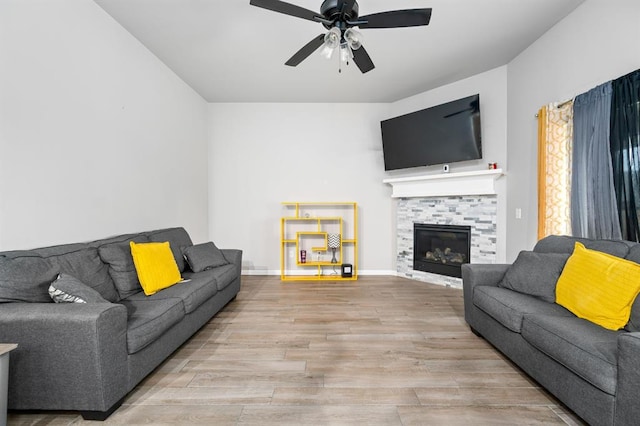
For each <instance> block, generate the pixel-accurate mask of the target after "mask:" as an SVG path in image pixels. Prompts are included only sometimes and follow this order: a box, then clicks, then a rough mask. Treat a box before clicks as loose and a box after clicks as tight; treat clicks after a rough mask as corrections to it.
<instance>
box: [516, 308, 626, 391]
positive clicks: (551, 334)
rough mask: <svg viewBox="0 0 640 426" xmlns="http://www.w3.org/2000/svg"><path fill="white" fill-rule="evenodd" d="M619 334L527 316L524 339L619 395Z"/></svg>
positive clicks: (552, 318) (549, 317) (576, 321)
mask: <svg viewBox="0 0 640 426" xmlns="http://www.w3.org/2000/svg"><path fill="white" fill-rule="evenodd" d="M619 333H621V332H616V331H611V330H606V329H604V328H602V327H600V326H598V325H596V324H593V323H591V322H589V321H586V320H583V319H580V318H576V317H556V316H552V315H526V316H525V318H524V321H523V325H522V337H523V338H524V339H525V340H526V341H527V342H529V343H530V344H531V345H532V346H534V347H536V348H537V349H539V350H540V351H541V352H543V353H545V354H546V355H547V356H549V357H550V358H553V359H554V360H555V361H557V362H558V363H560V364H562V365H563V366H565V367H566V368H568V369H569V370H571V371H573V372H574V373H575V374H576V375H578V376H580V377H582V378H583V379H584V380H586V381H587V382H589V383H591V384H592V385H593V386H595V387H597V388H598V389H600V390H602V391H603V392H606V393H608V394H610V395H615V393H616V382H617V347H618V346H617V341H618V334H619Z"/></svg>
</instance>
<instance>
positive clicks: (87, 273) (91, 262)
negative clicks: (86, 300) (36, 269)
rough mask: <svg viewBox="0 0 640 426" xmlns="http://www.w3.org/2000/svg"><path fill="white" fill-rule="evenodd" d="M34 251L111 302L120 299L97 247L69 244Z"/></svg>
mask: <svg viewBox="0 0 640 426" xmlns="http://www.w3.org/2000/svg"><path fill="white" fill-rule="evenodd" d="M34 251H35V252H37V253H38V254H40V255H41V256H42V257H44V258H46V259H48V260H49V261H50V262H51V263H52V264H53V265H55V266H57V267H58V269H59V270H60V272H62V273H65V274H68V275H71V276H73V277H75V278H77V279H78V280H80V281H81V282H83V283H85V284H86V285H87V286H89V287H91V288H92V289H94V290H95V291H97V292H98V293H100V295H101V296H102V297H103V298H105V299H106V300H108V301H109V302H117V301H118V300H120V296H119V295H118V292H117V290H116V286H115V284H114V282H113V280H112V279H111V276H110V275H109V267H108V266H107V265H106V264H105V263H103V262H102V260H101V259H100V256H99V255H98V249H96V248H95V247H90V246H89V245H87V244H67V245H64V246H54V247H45V248H41V249H36V250H34Z"/></svg>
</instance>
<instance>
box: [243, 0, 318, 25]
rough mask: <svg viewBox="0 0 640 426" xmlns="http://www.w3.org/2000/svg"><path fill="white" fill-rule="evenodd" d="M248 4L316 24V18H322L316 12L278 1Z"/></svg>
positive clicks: (264, 0) (261, 0)
mask: <svg viewBox="0 0 640 426" xmlns="http://www.w3.org/2000/svg"><path fill="white" fill-rule="evenodd" d="M249 4H251V5H253V6H257V7H261V8H263V9H268V10H272V11H274V12H278V13H284V14H285V15H290V16H295V17H297V18H302V19H308V20H309V21H314V22H318V19H317V18H322V16H321V15H320V14H318V13H316V12H313V11H311V10H309V9H305V8H304V7H300V6H296V5H295V4H291V3H286V2H283V1H280V0H250V1H249Z"/></svg>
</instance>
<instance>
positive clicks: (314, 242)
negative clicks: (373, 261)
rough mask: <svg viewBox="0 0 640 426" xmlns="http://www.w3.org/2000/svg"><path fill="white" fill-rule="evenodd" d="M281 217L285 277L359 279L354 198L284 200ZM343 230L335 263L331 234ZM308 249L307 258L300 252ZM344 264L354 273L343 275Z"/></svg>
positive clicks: (306, 279)
mask: <svg viewBox="0 0 640 426" xmlns="http://www.w3.org/2000/svg"><path fill="white" fill-rule="evenodd" d="M282 206H283V210H284V214H283V216H282V217H281V218H280V279H281V280H282V281H323V280H327V281H328V280H331V281H334V280H335V281H354V280H357V279H358V205H357V203H355V202H335V203H334V202H284V203H282ZM330 234H340V247H338V248H337V249H336V259H337V262H336V263H332V262H331V258H332V251H331V249H330V248H329V235H330ZM302 250H304V251H305V252H306V261H305V262H303V261H302V259H301V256H300V253H301V251H302ZM342 264H350V265H352V268H351V269H352V276H350V277H342V275H341V266H342Z"/></svg>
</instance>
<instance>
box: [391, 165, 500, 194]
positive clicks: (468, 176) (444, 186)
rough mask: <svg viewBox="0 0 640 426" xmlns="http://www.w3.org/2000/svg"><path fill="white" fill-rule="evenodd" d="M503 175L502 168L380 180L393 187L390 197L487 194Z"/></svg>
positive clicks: (492, 191) (493, 189)
mask: <svg viewBox="0 0 640 426" xmlns="http://www.w3.org/2000/svg"><path fill="white" fill-rule="evenodd" d="M503 175H504V173H503V172H502V169H495V170H476V171H472V172H458V173H440V174H437V175H423V176H411V177H401V178H392V179H385V180H383V181H382V182H384V183H386V184H389V185H391V186H392V187H393V193H392V194H391V197H392V198H410V197H442V196H451V195H488V194H495V193H496V189H495V181H496V179H498V178H499V177H501V176H503Z"/></svg>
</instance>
